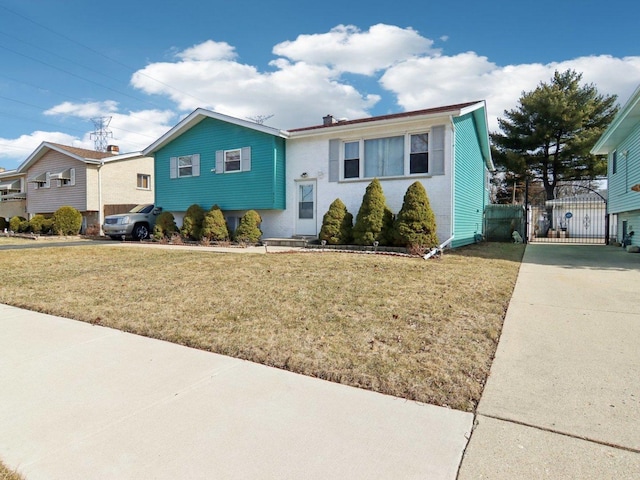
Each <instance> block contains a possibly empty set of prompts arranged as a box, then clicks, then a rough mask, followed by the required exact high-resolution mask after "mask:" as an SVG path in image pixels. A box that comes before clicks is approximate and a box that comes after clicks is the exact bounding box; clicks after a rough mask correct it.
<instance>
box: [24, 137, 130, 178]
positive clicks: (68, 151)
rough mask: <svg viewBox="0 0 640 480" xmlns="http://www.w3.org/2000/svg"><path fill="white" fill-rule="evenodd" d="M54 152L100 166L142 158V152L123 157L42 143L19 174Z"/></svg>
mask: <svg viewBox="0 0 640 480" xmlns="http://www.w3.org/2000/svg"><path fill="white" fill-rule="evenodd" d="M51 150H54V151H56V152H59V153H62V154H64V155H67V156H69V157H71V158H75V159H76V160H78V161H80V162H84V163H89V164H92V165H100V164H102V163H105V162H110V161H114V160H124V159H128V158H132V157H136V156H140V155H141V153H140V152H134V153H127V154H122V155H117V154H116V155H114V154H112V153H109V152H98V151H96V150H89V149H87V148H79V147H72V146H70V145H62V144H60V143H53V142H42V143H41V144H40V145H39V146H38V148H36V149H35V150H34V151H33V153H32V154H31V155H30V156H29V158H27V159H26V160H25V161H24V162H22V164H21V165H20V166H19V167H18V170H17V171H18V172H25V171H26V170H27V169H28V168H29V167H31V166H32V165H33V164H34V163H36V162H37V161H38V160H40V159H41V158H42V157H43V156H44V155H45V154H47V152H49V151H51Z"/></svg>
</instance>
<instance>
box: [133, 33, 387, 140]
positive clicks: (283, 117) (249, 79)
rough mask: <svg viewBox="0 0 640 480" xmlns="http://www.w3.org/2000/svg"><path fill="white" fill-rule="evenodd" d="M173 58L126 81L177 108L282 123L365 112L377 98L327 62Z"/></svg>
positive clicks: (290, 125)
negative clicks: (262, 67)
mask: <svg viewBox="0 0 640 480" xmlns="http://www.w3.org/2000/svg"><path fill="white" fill-rule="evenodd" d="M194 48H197V47H194ZM207 48H213V47H212V46H211V45H209V46H208V47H207ZM176 57H177V58H178V61H176V62H162V63H154V64H151V65H148V66H147V67H145V68H144V69H142V70H140V71H138V72H136V73H135V74H134V75H133V77H132V79H131V83H132V84H133V86H134V87H136V88H139V89H141V90H143V91H144V92H146V93H152V94H158V95H166V96H168V97H170V98H171V99H172V100H173V101H174V102H175V103H176V104H177V106H178V108H179V109H180V110H182V111H189V110H194V109H195V108H198V107H205V108H210V109H213V110H215V111H217V112H220V113H225V114H228V115H233V116H235V117H238V118H248V117H254V116H256V115H274V118H273V119H272V121H271V122H270V123H272V124H274V125H278V126H280V127H282V128H294V127H299V126H306V125H314V124H317V123H319V122H320V121H321V118H322V116H323V115H326V114H327V113H329V112H338V111H339V112H340V114H341V115H344V116H350V117H352V118H355V117H364V116H367V115H368V111H369V109H370V108H372V107H373V106H374V105H375V103H376V102H377V101H378V100H379V97H378V96H376V95H363V94H361V93H360V92H358V90H356V88H354V87H353V86H351V85H348V84H346V83H344V82H341V81H340V79H339V75H338V73H337V72H336V71H335V70H333V69H332V68H330V67H329V66H327V65H318V64H310V63H306V62H302V61H297V62H291V61H289V60H287V59H285V58H279V59H276V60H274V61H272V62H271V63H270V66H271V67H272V68H273V69H274V70H273V71H267V72H260V71H258V69H257V68H256V67H254V66H251V65H245V64H241V63H238V62H235V61H232V60H225V59H220V58H210V59H206V60H203V59H194V56H193V55H183V54H182V53H178V54H177V55H176ZM169 85H171V87H169Z"/></svg>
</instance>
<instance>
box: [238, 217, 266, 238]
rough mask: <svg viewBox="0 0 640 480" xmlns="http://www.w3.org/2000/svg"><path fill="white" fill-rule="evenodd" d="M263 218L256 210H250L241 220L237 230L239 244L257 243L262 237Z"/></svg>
mask: <svg viewBox="0 0 640 480" xmlns="http://www.w3.org/2000/svg"><path fill="white" fill-rule="evenodd" d="M261 223H262V218H261V217H260V214H259V213H258V212H256V211H255V210H249V211H248V212H247V213H245V214H244V215H243V216H242V218H241V219H240V224H239V225H238V228H237V229H236V233H235V238H236V241H238V242H244V243H257V242H258V241H259V240H260V237H262V230H260V224H261Z"/></svg>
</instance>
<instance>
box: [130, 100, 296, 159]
mask: <svg viewBox="0 0 640 480" xmlns="http://www.w3.org/2000/svg"><path fill="white" fill-rule="evenodd" d="M206 118H214V119H216V120H221V121H223V122H227V123H232V124H234V125H239V126H241V127H245V128H250V129H251V130H256V131H258V132H262V133H267V134H269V135H274V136H277V137H282V138H286V137H287V134H286V132H284V131H282V130H278V129H277V128H272V127H267V126H265V125H261V124H259V123H255V122H250V121H248V120H242V119H239V118H235V117H231V116H229V115H224V114H222V113H218V112H212V111H211V110H206V109H204V108H198V109H196V110H194V111H193V112H191V113H190V114H189V115H187V116H186V117H185V118H184V119H183V120H182V121H180V122H179V123H178V124H177V125H176V126H175V127H173V128H172V129H171V130H169V131H168V132H167V133H165V134H164V135H163V136H161V137H160V138H159V139H158V140H156V141H155V142H153V143H152V144H151V145H149V146H148V147H147V148H145V149H144V150H143V151H142V154H143V155H149V154H152V153H154V152H156V151H157V150H159V149H161V148H162V147H164V146H165V145H166V144H167V143H169V142H171V141H173V140H174V139H176V138H177V137H179V136H180V135H182V134H183V133H184V132H186V131H187V130H190V129H191V128H193V127H194V126H196V125H197V124H198V123H200V122H201V121H203V120H204V119H206Z"/></svg>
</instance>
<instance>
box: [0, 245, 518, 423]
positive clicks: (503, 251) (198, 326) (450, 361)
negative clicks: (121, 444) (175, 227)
mask: <svg viewBox="0 0 640 480" xmlns="http://www.w3.org/2000/svg"><path fill="white" fill-rule="evenodd" d="M523 251H524V248H523V247H522V246H518V245H511V244H484V245H475V246H471V247H467V248H462V249H459V250H457V251H455V252H453V253H448V254H446V255H445V256H444V257H443V258H441V259H437V260H430V261H424V260H422V259H417V258H405V257H391V256H379V255H354V254H341V253H317V252H316V253H299V254H274V255H250V254H245V255H239V254H212V253H204V252H197V251H188V252H185V251H174V250H158V249H145V248H118V247H113V248H104V247H73V248H56V249H49V248H43V249H37V250H28V251H25V250H23V251H6V252H3V268H4V270H5V272H11V274H10V275H6V276H5V279H4V280H3V288H2V291H1V292H0V302H3V303H8V304H11V305H16V306H19V307H25V308H29V309H33V310H37V311H41V312H46V313H52V314H56V315H61V316H66V317H70V318H75V319H78V320H83V321H86V322H91V323H97V324H101V325H105V326H110V327H114V328H118V329H121V330H125V331H129V332H133V333H138V334H141V335H146V336H150V337H154V338H160V339H164V340H169V341H172V342H176V343H180V344H183V345H188V346H191V347H196V348H200V349H204V350H210V351H213V352H217V353H222V354H225V355H231V356H234V357H239V358H244V359H247V360H252V361H256V362H260V363H264V364H266V365H271V366H275V367H279V368H284V369H288V370H292V371H295V372H299V373H303V374H306V375H311V376H316V377H320V378H324V379H328V380H332V381H336V382H341V383H345V384H349V385H354V386H357V387H362V388H367V389H371V390H375V391H378V392H382V393H387V394H391V395H395V396H400V397H405V398H409V399H415V400H419V401H423V402H428V403H433V404H437V405H447V406H450V407H452V408H456V409H460V410H466V411H472V410H473V409H474V408H475V406H476V405H477V402H478V400H479V398H480V394H481V392H482V388H483V386H484V382H485V380H486V378H487V375H488V373H489V368H490V365H491V361H492V359H493V355H494V353H495V348H496V345H497V341H498V338H499V335H500V331H501V328H502V321H503V318H504V314H505V311H506V307H507V304H508V302H509V299H510V297H511V293H512V290H513V286H514V283H515V279H516V276H517V272H518V268H519V265H520V259H521V258H522V253H523Z"/></svg>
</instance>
